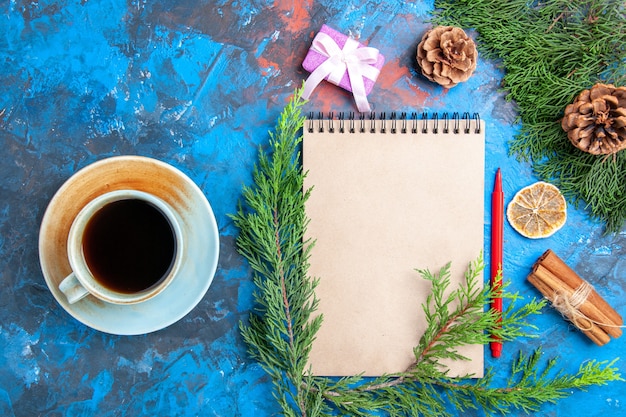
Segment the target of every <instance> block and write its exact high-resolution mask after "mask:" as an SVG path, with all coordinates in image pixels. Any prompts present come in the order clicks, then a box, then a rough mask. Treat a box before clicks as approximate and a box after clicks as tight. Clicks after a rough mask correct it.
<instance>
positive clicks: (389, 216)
mask: <svg viewBox="0 0 626 417" xmlns="http://www.w3.org/2000/svg"><path fill="white" fill-rule="evenodd" d="M308 123H309V122H307V125H308ZM318 123H320V121H317V120H316V121H314V124H315V127H316V129H315V130H314V132H313V133H310V132H309V131H308V128H307V127H306V126H305V129H304V141H303V167H304V170H305V172H307V174H306V178H305V189H306V188H309V187H313V191H312V194H311V196H310V199H309V200H308V202H307V204H306V212H307V216H308V217H309V219H310V224H309V226H308V229H307V237H310V238H311V239H313V240H315V246H314V247H313V250H312V252H311V258H310V270H309V273H310V276H312V277H316V278H319V280H320V282H319V286H318V287H317V289H316V294H317V296H318V298H319V299H320V305H319V310H318V313H321V314H323V316H324V320H323V324H322V327H321V329H320V331H319V332H318V334H317V338H316V340H315V341H314V343H313V349H312V352H311V355H310V363H311V366H312V369H313V373H314V374H316V375H320V376H321V375H324V376H345V375H355V374H361V373H363V374H364V375H366V376H378V375H382V374H388V373H396V372H402V371H405V370H406V369H407V367H409V366H410V365H411V364H412V363H413V362H414V356H413V348H414V347H415V346H417V344H418V342H419V338H420V336H421V335H422V334H423V332H424V330H425V328H426V322H425V317H424V312H423V310H422V304H423V303H425V301H426V297H427V296H428V294H429V293H430V292H431V287H430V283H429V282H428V281H426V280H424V279H422V277H421V276H420V274H419V273H418V272H417V271H416V269H429V270H430V271H431V272H433V273H434V272H438V271H439V269H440V268H442V267H443V266H444V265H446V264H447V263H448V262H452V268H451V272H452V277H451V282H452V286H451V288H456V287H457V285H458V284H459V283H461V282H462V281H463V280H464V273H465V271H466V269H467V266H468V264H469V263H470V262H471V261H474V260H476V258H477V257H478V256H479V254H480V252H481V250H482V249H483V223H484V221H483V218H484V201H485V200H484V122H481V123H482V126H481V129H480V132H481V133H474V129H473V128H472V130H471V132H472V133H469V134H466V133H464V132H463V131H461V132H460V133H458V134H454V133H452V132H450V133H448V134H444V133H442V132H441V129H440V130H439V133H437V134H434V133H428V134H424V133H421V129H420V132H419V133H410V130H409V133H400V132H399V131H398V133H391V132H390V131H389V130H387V133H380V130H381V126H380V124H381V122H380V121H376V122H375V123H376V126H377V127H376V132H377V133H370V130H369V126H370V121H369V120H368V121H367V122H366V124H367V130H366V132H364V133H360V132H358V131H357V132H356V133H349V132H348V131H347V129H346V133H340V132H339V129H338V127H339V126H338V123H339V122H338V121H336V120H335V121H334V122H332V123H334V124H336V125H337V126H335V130H334V133H330V132H329V129H328V123H329V121H327V120H325V121H324V122H323V123H324V126H325V129H324V132H323V133H320V132H319V131H318V129H317V124H318ZM346 123H347V122H346ZM355 123H359V121H355ZM420 123H421V122H420ZM429 123H430V124H432V123H433V122H432V121H430V122H429ZM461 123H465V122H464V121H461ZM472 123H475V122H474V121H472ZM388 124H389V121H387V125H388ZM440 124H441V121H440ZM387 129H388V126H387ZM431 130H432V128H429V131H431ZM481 282H482V280H481ZM460 352H461V353H462V354H464V355H466V356H468V357H470V358H471V359H472V360H471V361H469V362H468V361H463V362H455V363H448V365H449V366H450V367H451V373H450V375H451V376H455V375H456V376H465V375H467V374H473V375H474V376H476V377H481V376H482V375H483V371H484V363H483V361H484V359H483V346H481V345H475V346H468V347H466V348H463V349H460Z"/></svg>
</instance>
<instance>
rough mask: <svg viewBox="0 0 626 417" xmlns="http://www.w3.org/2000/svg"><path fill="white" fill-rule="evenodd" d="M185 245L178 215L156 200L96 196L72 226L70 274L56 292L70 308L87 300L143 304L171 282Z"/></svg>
mask: <svg viewBox="0 0 626 417" xmlns="http://www.w3.org/2000/svg"><path fill="white" fill-rule="evenodd" d="M183 241H184V239H183V232H182V227H181V220H180V219H179V217H178V214H177V213H176V212H175V211H174V209H172V207H171V206H170V205H169V204H167V203H166V202H165V201H163V200H161V199H160V198H158V197H155V196H154V195H152V194H149V193H146V192H143V191H137V190H119V191H112V192H109V193H106V194H103V195H100V196H98V197H96V198H95V199H93V200H91V201H90V202H89V203H88V204H87V205H86V206H85V207H84V208H83V209H82V210H81V211H80V212H79V213H78V215H77V216H76V218H75V219H74V222H73V223H72V226H71V228H70V231H69V236H68V240H67V253H68V258H69V262H70V265H71V267H72V273H71V274H70V275H69V276H67V277H66V278H65V279H64V280H63V281H62V282H61V283H60V284H59V289H60V290H61V291H62V292H63V293H64V294H65V296H66V297H67V300H68V302H69V303H70V304H73V303H75V302H77V301H79V300H81V299H82V298H84V297H85V296H87V295H89V294H91V295H93V296H95V297H97V298H99V299H100V300H102V301H105V302H108V303H114V304H135V303H140V302H143V301H146V300H148V299H151V298H153V297H155V296H156V295H157V294H159V293H160V292H162V291H163V290H164V289H165V288H166V287H167V286H168V285H169V284H170V283H171V282H172V281H173V280H174V279H175V277H176V275H177V272H178V270H179V268H180V264H181V263H182V259H183V251H184V249H185V248H184V246H183Z"/></svg>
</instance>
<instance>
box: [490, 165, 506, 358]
mask: <svg viewBox="0 0 626 417" xmlns="http://www.w3.org/2000/svg"><path fill="white" fill-rule="evenodd" d="M503 234H504V193H503V192H502V173H501V172H500V168H498V171H497V172H496V179H495V182H494V185H493V192H492V193H491V288H492V290H493V291H496V292H497V291H498V290H499V289H500V287H501V284H502V283H501V282H500V281H501V279H502V246H503V242H502V240H503V238H502V237H503ZM491 308H492V309H493V310H495V311H497V312H499V313H502V298H501V297H494V298H493V299H492V302H491ZM489 347H490V348H491V356H493V357H494V358H498V357H500V353H502V342H498V341H493V342H491V343H490V344H489Z"/></svg>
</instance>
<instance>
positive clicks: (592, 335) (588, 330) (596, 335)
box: [527, 273, 611, 346]
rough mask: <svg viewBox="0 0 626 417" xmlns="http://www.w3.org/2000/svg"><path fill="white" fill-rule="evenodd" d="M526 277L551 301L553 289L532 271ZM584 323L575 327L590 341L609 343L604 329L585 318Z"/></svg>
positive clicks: (597, 343) (601, 343)
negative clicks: (581, 326)
mask: <svg viewBox="0 0 626 417" xmlns="http://www.w3.org/2000/svg"><path fill="white" fill-rule="evenodd" d="M527 279H528V281H529V282H530V283H531V284H532V285H533V286H534V287H535V288H537V289H538V290H539V292H541V294H542V295H543V296H544V297H545V298H547V299H548V300H550V302H552V301H553V297H554V290H553V289H552V288H550V287H549V286H547V285H546V284H545V283H544V282H543V281H542V280H541V279H539V278H538V277H537V276H536V275H535V274H534V273H531V274H530V275H528V278H527ZM584 324H585V325H584V326H583V327H584V328H583V329H581V328H580V327H578V326H576V327H578V328H579V329H580V330H581V331H582V332H583V333H584V334H585V336H587V337H588V338H589V339H591V341H592V342H593V343H595V344H596V345H598V346H603V345H606V344H607V343H609V341H610V340H611V338H610V337H609V335H608V334H606V333H605V332H604V330H602V329H601V328H600V327H598V326H596V325H595V324H594V323H592V322H591V321H589V320H586V323H584Z"/></svg>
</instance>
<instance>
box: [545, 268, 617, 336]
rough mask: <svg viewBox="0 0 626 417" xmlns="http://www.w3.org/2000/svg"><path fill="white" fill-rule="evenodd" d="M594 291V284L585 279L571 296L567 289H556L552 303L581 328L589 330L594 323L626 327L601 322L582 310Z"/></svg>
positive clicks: (604, 325)
mask: <svg viewBox="0 0 626 417" xmlns="http://www.w3.org/2000/svg"><path fill="white" fill-rule="evenodd" d="M592 291H595V290H594V288H593V285H591V284H590V283H588V282H587V281H584V280H583V283H582V284H581V285H580V286H579V287H578V288H577V289H576V290H575V291H574V292H573V293H572V294H571V295H569V296H568V295H567V293H566V292H565V291H560V290H559V291H555V292H554V295H553V296H552V301H551V303H552V306H553V307H554V308H555V309H556V310H557V311H558V312H559V313H561V315H562V316H564V317H565V318H567V319H569V320H570V321H571V322H572V323H574V324H575V325H576V327H578V328H579V329H581V330H587V331H589V330H591V326H592V325H593V324H597V325H598V326H603V327H614V328H624V326H618V325H614V324H609V323H600V322H598V321H595V320H593V319H591V318H589V317H587V316H586V315H585V314H584V313H582V312H581V311H580V307H581V306H582V305H583V304H584V303H585V302H587V299H588V298H589V296H590V295H591V294H592Z"/></svg>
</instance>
